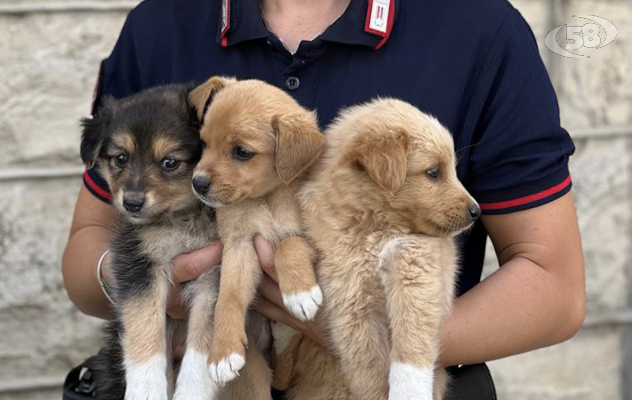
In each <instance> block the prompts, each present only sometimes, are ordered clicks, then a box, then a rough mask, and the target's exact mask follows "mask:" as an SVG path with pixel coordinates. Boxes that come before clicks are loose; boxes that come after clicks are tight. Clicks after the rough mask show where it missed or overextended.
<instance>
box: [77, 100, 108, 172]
mask: <svg viewBox="0 0 632 400" xmlns="http://www.w3.org/2000/svg"><path fill="white" fill-rule="evenodd" d="M113 112H114V99H112V98H105V99H104V100H103V105H102V106H101V107H100V108H99V110H98V111H97V112H96V114H94V115H93V116H92V118H83V119H82V120H81V126H82V127H83V132H82V134H81V147H80V151H79V153H80V155H81V160H82V161H83V163H84V164H85V165H86V167H87V168H92V167H93V166H94V164H95V163H96V162H97V159H98V158H99V153H101V147H102V145H103V139H104V138H105V134H106V132H107V129H108V127H109V125H110V121H111V120H112V114H113Z"/></svg>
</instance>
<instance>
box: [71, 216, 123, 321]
mask: <svg viewBox="0 0 632 400" xmlns="http://www.w3.org/2000/svg"><path fill="white" fill-rule="evenodd" d="M111 235H112V232H111V230H110V229H107V228H105V227H100V226H86V227H83V228H80V229H79V230H77V231H76V232H73V234H72V235H71V236H70V239H69V240H68V244H67V246H66V250H65V251H64V256H63V260H62V271H63V275H64V285H65V286H66V290H67V292H68V296H69V297H70V299H71V300H72V302H73V303H74V304H75V305H76V306H77V308H79V309H80V310H81V311H82V312H84V313H86V314H88V315H92V316H94V317H98V318H104V319H110V318H112V311H111V308H110V303H109V301H108V299H107V298H106V297H105V295H104V294H103V291H102V290H101V287H100V286H99V281H98V279H97V273H96V271H97V263H98V261H99V258H100V257H101V255H102V254H103V252H104V251H105V250H106V249H107V248H108V243H109V242H110V238H111Z"/></svg>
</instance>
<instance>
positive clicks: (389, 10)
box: [364, 0, 395, 50]
mask: <svg viewBox="0 0 632 400" xmlns="http://www.w3.org/2000/svg"><path fill="white" fill-rule="evenodd" d="M394 15H395V0H369V6H368V8H367V11H366V20H365V22H364V31H365V32H367V33H370V34H373V35H377V36H380V37H382V40H380V42H379V43H378V44H377V46H375V49H376V50H377V49H379V48H380V47H382V46H383V45H384V43H386V41H387V40H388V37H389V36H390V35H391V31H392V30H393V18H394Z"/></svg>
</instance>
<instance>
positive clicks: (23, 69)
mask: <svg viewBox="0 0 632 400" xmlns="http://www.w3.org/2000/svg"><path fill="white" fill-rule="evenodd" d="M133 3H134V2H132V3H125V2H118V1H107V0H106V1H103V0H75V1H66V0H59V1H58V2H54V3H52V2H51V1H50V0H29V1H24V0H0V55H1V56H0V78H1V79H0V400H8V399H12V400H18V399H24V400H27V399H28V400H35V399H53V398H59V392H60V385H61V382H62V380H63V376H64V375H65V373H66V372H67V371H68V370H69V368H70V367H71V366H73V365H75V364H76V363H78V362H79V361H81V360H82V359H83V358H85V357H86V356H87V355H90V354H93V353H94V352H95V351H96V349H97V348H98V344H99V336H100V333H99V327H100V321H97V320H95V319H91V318H88V317H86V316H84V315H82V314H80V313H79V312H78V311H76V310H75V309H74V308H73V306H72V304H71V303H70V302H69V301H68V299H67V297H66V295H65V292H64V289H63V285H62V279H61V274H60V267H59V260H60V258H61V252H62V249H63V246H64V244H65V241H66V237H67V234H68V229H69V226H70V220H71V215H72V209H73V206H74V201H75V196H76V193H77V190H78V188H79V186H80V184H81V179H80V175H79V174H80V171H81V166H80V165H79V163H78V153H77V149H78V138H79V126H78V121H79V119H80V118H81V117H83V116H86V115H87V114H88V112H89V108H90V102H91V95H92V88H93V85H94V81H95V78H96V74H97V69H98V65H99V61H100V59H101V58H103V57H105V56H107V54H108V53H109V51H110V50H111V48H112V46H113V44H114V40H115V39H116V36H117V34H118V32H119V30H120V28H121V26H122V23H123V20H124V17H125V13H126V10H128V9H129V7H130V6H131V5H132V4H133ZM513 3H514V5H515V6H516V7H517V8H518V9H519V10H520V11H521V12H522V13H523V15H524V16H525V17H526V19H527V20H528V21H529V22H530V23H531V25H532V27H533V30H534V33H535V36H536V38H537V40H538V44H539V46H540V50H541V54H542V56H543V58H544V59H545V62H546V63H547V67H548V68H549V72H550V73H551V76H552V78H553V81H554V85H555V87H556V89H557V91H558V96H559V100H560V106H561V113H562V119H563V122H564V125H565V126H566V127H567V128H568V129H569V131H570V132H571V134H572V135H573V137H574V138H575V143H576V145H577V152H576V154H575V156H574V157H573V158H572V163H571V170H572V174H573V180H574V188H575V189H574V190H575V196H576V204H577V208H578V212H579V216H580V226H581V230H582V235H583V244H584V249H585V256H586V270H587V271H586V272H587V290H588V317H587V319H586V323H585V324H584V327H583V328H582V330H581V331H580V333H579V334H578V335H577V336H576V337H575V338H573V339H572V340H570V341H568V342H566V343H564V344H562V345H559V346H555V347H552V348H548V349H543V350H539V351H535V352H532V353H529V354H525V355H521V356H517V357H512V358H510V359H506V360H501V361H496V362H493V363H491V364H490V366H491V369H492V371H493V374H494V377H495V379H496V381H497V384H498V391H499V398H501V399H511V400H530V399H538V400H549V399H550V400H571V399H572V400H595V399H599V400H623V399H627V400H632V388H631V387H630V386H631V385H632V375H631V372H630V371H629V368H630V364H631V362H632V328H631V327H632V325H631V322H632V311H631V305H632V292H631V290H630V287H631V283H630V275H631V274H630V272H631V268H632V267H631V256H632V246H631V244H632V243H631V237H632V235H630V229H631V227H632V200H631V199H632V196H631V195H630V190H631V188H632V176H631V171H632V65H631V64H632V3H631V2H630V1H623V0H619V1H616V0H551V1H548V0H515V1H513ZM578 14H586V15H598V16H601V17H604V18H607V19H609V20H610V21H612V22H613V23H614V24H615V25H616V26H617V28H618V37H617V39H616V40H615V42H614V43H612V44H610V45H609V46H607V47H604V48H602V49H598V50H590V51H584V50H586V49H582V53H585V54H588V55H590V56H591V58H589V59H571V58H562V57H559V56H557V55H554V54H553V53H551V52H549V51H548V50H547V49H546V48H545V46H544V37H545V36H546V33H547V32H548V31H550V30H551V29H553V28H554V27H556V26H559V25H562V24H568V25H582V24H584V23H585V22H586V21H584V20H581V19H579V18H573V15H578ZM602 34H603V32H602ZM489 253H490V254H489V256H488V263H487V268H486V271H487V273H490V272H492V271H493V270H494V269H495V268H496V265H497V263H496V262H495V259H494V257H493V255H492V254H491V253H493V251H492V250H491V249H490V251H489ZM626 368H627V369H626Z"/></svg>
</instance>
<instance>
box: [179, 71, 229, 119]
mask: <svg viewBox="0 0 632 400" xmlns="http://www.w3.org/2000/svg"><path fill="white" fill-rule="evenodd" d="M233 82H235V79H234V78H228V77H225V76H213V77H211V78H210V79H209V80H207V81H206V82H204V83H203V84H201V85H200V86H198V87H196V88H195V89H193V90H192V91H191V92H190V93H189V102H190V103H191V104H192V105H193V107H194V108H195V111H196V114H197V118H198V120H199V121H200V123H202V120H203V119H204V114H206V110H208V106H209V105H210V104H211V101H212V100H213V97H215V95H216V94H217V92H219V91H220V90H222V89H224V88H225V87H226V86H227V85H229V84H230V83H233Z"/></svg>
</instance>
